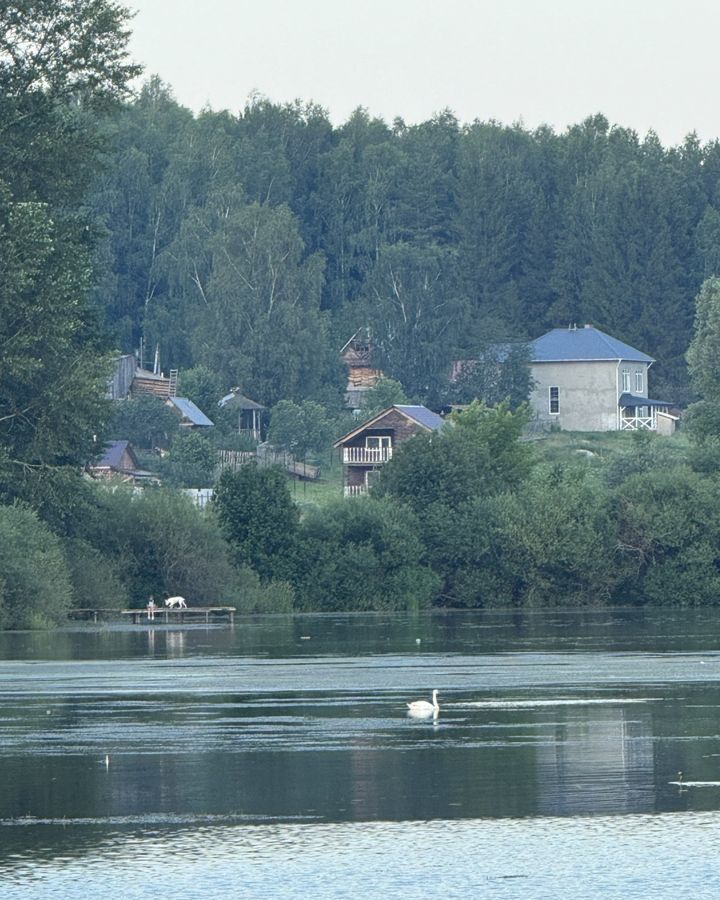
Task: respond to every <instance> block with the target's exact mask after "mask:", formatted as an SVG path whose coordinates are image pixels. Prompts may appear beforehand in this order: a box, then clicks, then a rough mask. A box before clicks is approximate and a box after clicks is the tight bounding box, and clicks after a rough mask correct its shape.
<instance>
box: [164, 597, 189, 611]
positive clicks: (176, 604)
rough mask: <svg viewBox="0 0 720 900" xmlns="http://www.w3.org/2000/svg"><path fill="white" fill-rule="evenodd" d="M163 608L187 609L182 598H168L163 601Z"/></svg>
mask: <svg viewBox="0 0 720 900" xmlns="http://www.w3.org/2000/svg"><path fill="white" fill-rule="evenodd" d="M165 606H169V607H170V609H175V608H177V609H187V603H186V602H185V598H184V597H168V598H167V600H166V601H165Z"/></svg>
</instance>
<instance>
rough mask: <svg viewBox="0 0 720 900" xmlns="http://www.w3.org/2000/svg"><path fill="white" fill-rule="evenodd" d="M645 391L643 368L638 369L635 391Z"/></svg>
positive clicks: (640, 392)
mask: <svg viewBox="0 0 720 900" xmlns="http://www.w3.org/2000/svg"><path fill="white" fill-rule="evenodd" d="M642 392H643V373H642V370H641V369H637V370H636V372H635V393H636V394H642Z"/></svg>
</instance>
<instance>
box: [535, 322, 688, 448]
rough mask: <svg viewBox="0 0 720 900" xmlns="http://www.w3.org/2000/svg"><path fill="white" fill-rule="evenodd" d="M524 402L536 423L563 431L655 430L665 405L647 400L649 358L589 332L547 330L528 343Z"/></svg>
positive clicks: (594, 330)
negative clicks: (527, 391)
mask: <svg viewBox="0 0 720 900" xmlns="http://www.w3.org/2000/svg"><path fill="white" fill-rule="evenodd" d="M531 348H532V362H531V374H532V378H533V380H534V386H533V390H532V393H531V396H530V403H531V406H532V408H533V411H534V413H535V416H536V418H537V420H538V421H539V423H540V424H542V425H544V426H546V427H555V428H558V429H561V430H563V431H622V430H626V429H629V430H636V429H639V428H646V429H650V430H652V431H654V430H656V429H657V422H658V414H660V415H663V414H666V413H667V410H668V408H669V407H670V406H672V404H671V403H668V402H666V401H664V400H651V399H650V395H649V393H648V371H649V369H650V366H651V365H652V364H653V362H654V360H653V359H652V357H650V356H648V355H647V353H643V352H642V351H641V350H636V349H635V348H634V347H631V346H629V344H625V343H623V342H622V341H619V340H617V339H616V338H613V337H610V335H608V334H605V333H604V332H602V331H600V329H599V328H594V327H593V326H592V325H585V326H584V327H583V326H581V327H577V326H571V327H570V328H553V330H552V331H549V332H548V333H547V334H544V335H542V336H541V337H539V338H537V339H536V340H534V341H533V342H532V344H531Z"/></svg>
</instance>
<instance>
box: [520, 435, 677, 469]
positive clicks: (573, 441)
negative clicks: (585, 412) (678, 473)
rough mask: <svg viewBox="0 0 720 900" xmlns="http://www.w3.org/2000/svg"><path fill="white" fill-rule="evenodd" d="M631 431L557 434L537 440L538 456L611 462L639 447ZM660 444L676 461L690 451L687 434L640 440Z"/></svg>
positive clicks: (552, 459) (558, 459) (649, 437)
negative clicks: (636, 446)
mask: <svg viewBox="0 0 720 900" xmlns="http://www.w3.org/2000/svg"><path fill="white" fill-rule="evenodd" d="M635 434H636V433H635V432H632V431H605V432H594V431H555V432H551V433H550V434H545V435H543V436H542V437H539V438H537V439H536V440H535V442H534V443H535V445H536V447H537V450H538V453H539V454H540V456H541V458H543V459H545V460H546V461H548V462H558V463H573V462H575V463H579V462H583V461H587V462H590V463H592V462H611V461H612V460H613V458H614V457H617V456H620V455H623V454H625V453H627V452H629V451H630V450H631V449H632V447H633V446H635V445H636V442H637V440H638V437H635ZM645 435H647V438H646V439H649V440H650V441H652V442H657V443H658V446H661V447H662V448H663V449H664V450H666V451H668V452H670V453H671V455H672V457H673V458H676V459H677V461H678V462H681V461H682V460H683V459H685V458H686V456H687V452H688V440H687V437H686V435H684V434H682V432H679V433H677V434H674V435H673V436H672V437H662V436H660V435H657V434H654V433H652V432H645V433H642V436H641V437H640V438H639V439H640V440H642V439H643V438H645Z"/></svg>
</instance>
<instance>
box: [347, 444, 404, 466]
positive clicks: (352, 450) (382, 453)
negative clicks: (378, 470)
mask: <svg viewBox="0 0 720 900" xmlns="http://www.w3.org/2000/svg"><path fill="white" fill-rule="evenodd" d="M389 459H392V447H343V465H346V466H381V465H382V464H383V463H386V462H387V461H388V460H389Z"/></svg>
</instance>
